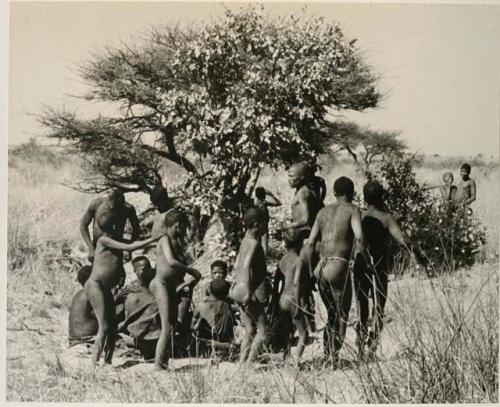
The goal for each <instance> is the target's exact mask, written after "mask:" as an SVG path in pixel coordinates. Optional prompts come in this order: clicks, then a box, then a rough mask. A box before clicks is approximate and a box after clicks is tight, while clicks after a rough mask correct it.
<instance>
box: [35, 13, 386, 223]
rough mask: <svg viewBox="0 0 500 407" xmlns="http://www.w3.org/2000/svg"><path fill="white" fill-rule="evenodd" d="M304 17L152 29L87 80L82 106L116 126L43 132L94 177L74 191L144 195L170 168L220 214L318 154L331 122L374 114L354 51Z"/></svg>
mask: <svg viewBox="0 0 500 407" xmlns="http://www.w3.org/2000/svg"><path fill="white" fill-rule="evenodd" d="M304 17H305V16H300V18H298V17H293V16H292V17H289V18H283V19H280V20H279V21H278V20H272V19H268V18H266V17H265V16H264V15H263V13H262V10H258V9H256V8H253V7H250V8H244V9H242V10H240V11H236V12H234V11H229V10H227V11H226V12H225V17H224V18H223V19H222V20H221V21H218V22H214V23H211V24H209V25H206V26H204V27H202V28H201V29H200V30H199V31H196V32H194V31H186V30H181V29H179V28H178V27H177V28H171V27H167V28H162V29H158V30H155V31H153V32H152V33H151V35H150V36H149V37H148V38H147V39H146V41H145V42H144V43H143V44H141V45H138V46H122V47H120V48H116V49H107V50H105V51H104V52H101V53H100V54H97V55H96V56H95V57H94V58H93V60H91V61H90V62H89V63H88V64H86V65H84V66H83V67H82V69H81V75H82V77H83V79H84V80H85V81H86V82H87V83H88V85H89V86H90V89H91V90H90V92H89V93H88V94H87V95H86V97H87V99H88V100H90V101H105V102H113V103H115V104H116V106H117V108H118V109H119V114H118V115H116V116H114V117H109V118H103V117H101V118H97V119H92V120H83V119H80V118H78V117H77V116H76V115H74V114H71V113H68V112H57V111H53V110H49V111H47V112H45V113H44V114H43V115H42V116H41V118H40V121H41V122H42V124H44V125H45V126H46V127H47V128H48V129H49V136H51V137H55V138H58V139H61V140H65V141H66V142H69V144H68V149H72V150H74V151H78V152H79V153H80V154H82V155H83V156H84V158H85V160H86V162H87V164H88V165H87V169H88V170H89V173H91V174H92V175H90V176H89V177H88V178H87V179H85V180H84V182H83V184H80V185H79V189H83V190H87V191H102V190H105V189H107V188H110V187H116V186H118V187H120V188H122V189H123V190H125V191H127V190H128V191H148V190H149V189H150V188H151V187H152V186H154V185H155V184H156V183H158V182H160V179H161V171H160V167H161V164H162V163H163V162H165V161H166V160H169V161H172V162H174V163H176V164H179V165H180V166H181V167H183V168H184V170H185V171H186V175H187V176H186V178H185V179H184V180H182V182H183V184H181V183H180V182H179V187H180V188H181V189H183V190H184V191H185V194H187V195H189V196H188V197H187V200H184V202H186V203H187V201H190V204H191V205H198V206H199V205H200V201H201V205H204V206H208V208H209V210H210V213H213V211H214V210H217V209H220V208H221V206H222V203H223V198H224V197H225V196H229V197H236V196H241V195H242V194H248V193H249V192H250V191H251V189H252V186H253V185H254V183H255V180H256V178H257V177H258V174H259V171H260V169H261V168H263V167H264V166H269V167H273V168H276V167H278V166H281V165H287V164H290V163H293V162H296V161H298V160H302V159H309V158H312V157H314V156H316V155H317V154H318V153H320V152H321V151H322V143H321V141H322V140H323V139H324V138H327V137H328V135H327V134H324V133H323V131H322V130H323V124H324V122H325V115H326V113H327V111H329V110H331V109H334V110H340V109H351V110H359V111H361V110H364V109H366V108H370V107H374V106H376V105H377V102H378V100H379V94H378V92H377V91H376V89H375V86H374V84H375V77H374V76H373V75H372V73H371V72H370V70H369V69H368V67H367V66H366V65H365V64H364V62H363V61H362V59H361V58H360V55H359V53H358V51H357V49H356V47H355V46H354V42H355V41H350V42H349V41H347V40H346V39H345V38H344V34H343V32H342V30H341V29H340V27H339V26H337V25H335V24H332V23H327V22H325V21H324V20H323V19H322V18H310V19H305V18H304ZM179 181H181V180H179ZM188 191H191V192H189V193H188ZM193 191H196V193H193ZM195 200H196V201H197V202H195Z"/></svg>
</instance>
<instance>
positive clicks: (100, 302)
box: [84, 278, 109, 364]
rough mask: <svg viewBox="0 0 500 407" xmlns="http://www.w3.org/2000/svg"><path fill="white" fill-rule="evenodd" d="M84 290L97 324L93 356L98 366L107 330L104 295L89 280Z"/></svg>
mask: <svg viewBox="0 0 500 407" xmlns="http://www.w3.org/2000/svg"><path fill="white" fill-rule="evenodd" d="M84 290H85V294H86V295H87V298H88V300H89V302H90V305H91V306H92V309H93V311H94V314H95V316H96V319H97V324H98V330H97V336H96V338H95V346H94V356H93V362H94V364H98V363H99V359H101V353H102V350H103V348H104V344H105V342H106V337H107V335H108V329H109V325H108V321H107V315H106V305H105V302H106V301H105V294H104V291H103V289H102V287H101V285H100V284H99V283H98V282H97V281H95V280H93V279H90V278H89V279H88V280H87V282H86V283H85V286H84Z"/></svg>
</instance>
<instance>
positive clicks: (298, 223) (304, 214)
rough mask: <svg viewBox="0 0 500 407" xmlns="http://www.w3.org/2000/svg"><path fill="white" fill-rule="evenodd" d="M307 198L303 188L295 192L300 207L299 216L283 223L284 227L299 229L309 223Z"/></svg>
mask: <svg viewBox="0 0 500 407" xmlns="http://www.w3.org/2000/svg"><path fill="white" fill-rule="evenodd" d="M307 198H308V197H307V192H306V191H305V190H302V191H301V192H299V193H298V194H297V204H298V206H299V208H300V218H299V219H296V220H294V221H293V222H289V223H286V224H285V225H283V228H284V229H299V228H301V227H304V226H307V225H308V224H309V213H310V210H309V203H308V201H307Z"/></svg>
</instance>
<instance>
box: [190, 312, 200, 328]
mask: <svg viewBox="0 0 500 407" xmlns="http://www.w3.org/2000/svg"><path fill="white" fill-rule="evenodd" d="M200 321H201V319H200V311H199V310H198V309H197V310H195V311H194V313H193V320H192V321H191V330H192V331H193V332H196V331H197V330H198V328H199V326H200Z"/></svg>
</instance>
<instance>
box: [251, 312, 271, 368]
mask: <svg viewBox="0 0 500 407" xmlns="http://www.w3.org/2000/svg"><path fill="white" fill-rule="evenodd" d="M250 307H251V314H252V315H251V316H252V318H253V320H255V321H256V325H257V334H256V335H255V338H254V340H253V342H252V346H251V347H250V352H249V354H248V362H253V360H254V359H255V358H256V357H257V355H258V353H259V351H260V348H261V346H262V344H263V343H264V341H265V340H266V335H267V317H266V313H265V310H264V306H263V305H261V304H250Z"/></svg>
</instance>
